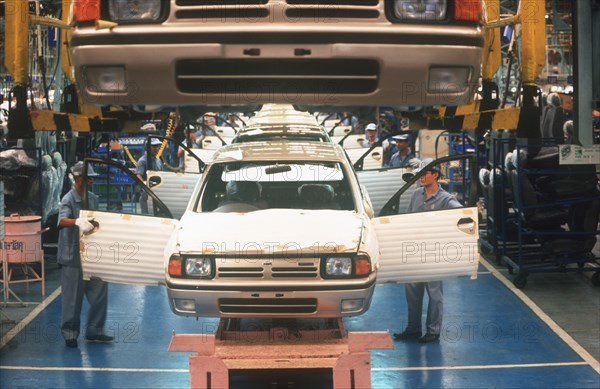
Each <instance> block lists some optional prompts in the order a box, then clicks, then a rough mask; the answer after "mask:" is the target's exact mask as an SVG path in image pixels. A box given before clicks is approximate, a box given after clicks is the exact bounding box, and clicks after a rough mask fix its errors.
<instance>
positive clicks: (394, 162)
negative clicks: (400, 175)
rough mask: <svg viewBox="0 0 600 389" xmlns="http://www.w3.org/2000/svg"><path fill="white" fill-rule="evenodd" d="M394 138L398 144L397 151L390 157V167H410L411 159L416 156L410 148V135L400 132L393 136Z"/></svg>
mask: <svg viewBox="0 0 600 389" xmlns="http://www.w3.org/2000/svg"><path fill="white" fill-rule="evenodd" d="M392 140H393V141H394V143H395V144H396V149H397V150H398V151H396V152H395V153H394V154H393V155H392V158H390V162H389V166H390V167H410V166H412V165H411V163H410V160H411V159H413V158H414V157H415V156H414V154H413V153H412V150H411V149H410V136H409V135H408V134H399V135H394V136H392Z"/></svg>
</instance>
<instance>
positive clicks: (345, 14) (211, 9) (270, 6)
mask: <svg viewBox="0 0 600 389" xmlns="http://www.w3.org/2000/svg"><path fill="white" fill-rule="evenodd" d="M379 1H380V0H287V1H286V2H285V4H283V3H282V2H281V1H269V0H177V1H176V2H175V5H176V7H174V8H175V9H174V16H175V19H201V20H206V21H211V20H212V21H217V20H219V21H226V20H231V21H237V23H240V22H242V23H243V22H248V23H258V22H261V21H263V22H282V21H287V22H290V21H291V22H296V21H298V20H302V21H304V22H311V21H312V22H315V23H318V22H337V21H338V20H339V19H358V20H361V19H362V20H364V19H378V18H379V17H380V6H379Z"/></svg>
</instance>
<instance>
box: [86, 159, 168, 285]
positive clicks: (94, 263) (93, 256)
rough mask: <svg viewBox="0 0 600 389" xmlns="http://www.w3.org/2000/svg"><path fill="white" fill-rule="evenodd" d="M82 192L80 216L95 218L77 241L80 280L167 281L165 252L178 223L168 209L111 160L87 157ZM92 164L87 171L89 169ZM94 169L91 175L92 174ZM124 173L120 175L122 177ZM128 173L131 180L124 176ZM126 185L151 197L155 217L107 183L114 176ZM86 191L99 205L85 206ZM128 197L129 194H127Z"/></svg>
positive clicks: (128, 282)
mask: <svg viewBox="0 0 600 389" xmlns="http://www.w3.org/2000/svg"><path fill="white" fill-rule="evenodd" d="M85 165H86V168H85V170H86V171H85V174H86V176H92V177H90V182H91V184H92V186H91V187H87V182H88V180H84V182H85V183H86V184H85V187H86V188H85V191H84V193H85V195H84V196H83V198H82V203H83V204H82V208H83V209H82V211H81V213H80V215H79V217H85V218H88V219H93V222H92V224H94V225H95V228H94V230H92V231H91V232H90V233H89V234H87V235H83V237H82V239H81V245H80V250H81V264H82V270H83V278H84V279H86V280H87V279H90V278H92V277H96V278H100V279H101V280H103V281H107V282H115V283H122V284H131V285H161V284H164V283H165V271H166V265H165V259H164V252H165V248H166V247H167V244H168V241H169V239H170V238H171V236H172V235H173V231H174V230H175V228H176V226H177V223H178V221H177V220H175V219H173V217H172V215H171V213H170V211H169V209H168V208H167V207H166V206H165V204H164V203H162V202H161V201H160V199H158V197H156V195H155V194H154V193H153V192H152V191H151V190H149V189H148V188H147V187H146V186H145V185H144V184H143V183H142V182H141V181H140V180H139V179H138V178H137V177H136V176H135V175H134V174H133V173H132V172H131V171H130V170H129V169H128V168H127V167H126V166H123V165H122V164H119V163H117V162H115V161H111V160H99V159H91V158H90V159H86V164H85ZM90 168H91V169H90ZM92 169H93V173H91V172H92ZM121 175H123V176H121ZM124 177H127V178H128V179H129V180H126V179H125V178H124ZM117 178H118V181H119V182H126V184H123V185H126V186H131V185H136V186H137V187H138V189H139V190H144V191H146V192H147V193H148V196H149V197H150V198H152V202H153V207H152V208H151V209H152V212H153V214H154V215H155V216H150V215H140V214H136V213H139V207H138V206H136V204H135V203H134V204H133V207H132V208H128V205H129V204H128V203H129V202H131V201H134V199H129V198H127V197H126V196H124V195H125V194H126V193H125V192H122V191H119V190H115V189H112V188H114V185H108V183H111V182H114V181H115V180H117ZM87 190H91V191H92V193H94V195H95V196H96V197H97V199H98V201H97V203H98V208H97V209H94V210H90V209H89V207H88V202H89V203H91V202H90V201H88V197H89V196H88V195H87V193H88V192H87ZM128 195H129V194H128Z"/></svg>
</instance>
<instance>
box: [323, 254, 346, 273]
mask: <svg viewBox="0 0 600 389" xmlns="http://www.w3.org/2000/svg"><path fill="white" fill-rule="evenodd" d="M325 274H326V275H328V276H333V277H336V276H337V277H340V276H349V275H351V274H352V258H348V257H331V258H327V259H326V260H325Z"/></svg>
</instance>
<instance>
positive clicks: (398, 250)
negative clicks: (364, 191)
mask: <svg viewBox="0 0 600 389" xmlns="http://www.w3.org/2000/svg"><path fill="white" fill-rule="evenodd" d="M471 157H472V156H471V155H458V156H453V157H444V158H440V159H438V160H436V161H435V162H434V164H435V165H437V166H439V167H440V168H441V171H442V174H443V177H445V178H443V179H440V181H438V182H439V183H440V185H441V186H442V187H447V188H453V189H458V188H459V187H460V189H461V191H460V192H456V194H457V196H456V197H457V198H458V200H459V201H460V202H461V203H462V204H464V206H463V207H461V208H451V209H441V210H436V211H428V212H415V213H407V208H408V204H409V203H410V197H411V196H412V193H414V191H415V190H417V189H418V188H417V183H418V181H419V177H420V176H421V175H423V174H425V171H421V172H419V173H418V174H417V175H413V177H412V178H409V177H406V176H405V178H404V181H406V184H405V185H404V186H402V188H401V189H400V190H398V191H397V193H395V194H394V196H392V198H391V199H390V200H389V201H388V203H386V204H385V205H384V206H383V208H382V209H381V210H380V211H379V213H378V214H379V215H380V216H379V217H376V218H374V219H373V220H372V225H373V227H374V229H375V233H376V236H377V241H378V244H379V254H380V257H379V270H378V274H377V281H378V282H379V283H383V282H425V281H435V280H441V279H446V278H452V277H458V276H469V277H471V278H476V276H477V266H478V263H479V250H478V239H479V231H478V227H479V225H478V223H479V222H478V220H479V218H478V210H477V207H475V206H472V204H474V201H473V199H472V197H473V196H474V194H475V193H474V192H473V191H474V190H475V189H476V187H473V184H474V185H476V182H475V181H474V180H470V177H469V175H470V173H471V172H472V171H473V160H472V158H471ZM458 171H461V172H463V173H464V175H462V176H460V175H458V174H457V172H458ZM459 176H460V177H461V181H462V183H461V184H460V185H459V182H451V181H452V180H454V179H456V178H457V177H459ZM462 177H466V178H465V179H464V180H463V179H462ZM365 182H366V181H363V183H365ZM462 189H464V191H463V190H462ZM375 212H377V210H375Z"/></svg>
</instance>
